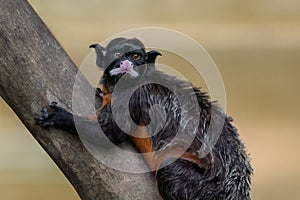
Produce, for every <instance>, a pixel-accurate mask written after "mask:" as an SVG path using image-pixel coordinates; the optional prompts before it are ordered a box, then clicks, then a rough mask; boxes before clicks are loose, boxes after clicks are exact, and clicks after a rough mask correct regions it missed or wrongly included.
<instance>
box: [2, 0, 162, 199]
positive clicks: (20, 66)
mask: <svg viewBox="0 0 300 200" xmlns="http://www.w3.org/2000/svg"><path fill="white" fill-rule="evenodd" d="M0 17H1V18H0V95H1V97H2V98H3V99H4V100H5V101H6V103H7V104H8V105H9V106H10V107H11V108H12V109H13V110H14V112H15V113H16V114H17V116H18V117H19V118H20V120H21V121H22V122H23V123H24V125H25V126H26V127H27V129H28V130H29V131H30V133H31V134H32V135H33V136H34V138H35V139H36V140H37V141H38V142H39V144H40V145H41V146H42V147H43V148H44V149H45V151H46V152H47V153H48V154H49V156H50V157H51V158H52V159H53V160H54V162H55V163H56V164H57V165H58V167H59V168H60V169H61V170H62V172H63V173H64V174H65V176H66V177H67V178H68V180H69V181H70V182H71V184H72V185H73V186H74V188H75V190H76V191H77V192H78V194H79V196H80V197H81V198H82V199H157V196H156V189H155V186H154V180H153V177H152V175H151V174H149V173H147V174H132V173H125V172H120V171H116V170H114V169H112V168H109V167H107V166H105V165H104V164H102V163H101V162H99V161H98V160H96V159H95V158H94V157H93V156H91V155H90V153H89V152H88V151H87V150H86V149H85V148H84V146H83V145H82V143H81V142H80V140H79V139H78V137H76V136H72V135H69V134H66V133H64V132H63V131H60V130H56V129H49V130H43V129H41V127H39V126H36V125H34V120H33V116H34V114H35V113H39V111H40V109H41V107H42V106H45V105H48V104H49V102H51V101H58V102H59V103H60V105H62V106H63V107H65V108H66V109H67V110H70V109H71V100H72V88H73V83H74V79H75V76H76V73H77V71H78V70H77V67H76V66H75V64H74V63H73V62H72V60H71V59H70V58H69V56H68V55H67V54H66V52H65V51H64V50H63V48H62V47H61V46H60V45H59V43H58V42H57V41H56V40H55V38H54V37H53V36H52V34H51V33H50V31H49V30H48V28H47V27H46V26H45V24H44V23H43V22H42V20H41V19H40V18H39V17H38V15H37V14H36V13H35V11H34V10H33V9H32V7H31V6H30V4H29V3H28V2H27V1H26V0H0ZM124 160H125V159H124ZM124 162H127V161H126V160H125V161H124ZM131 164H132V165H139V164H141V163H139V162H137V163H131Z"/></svg>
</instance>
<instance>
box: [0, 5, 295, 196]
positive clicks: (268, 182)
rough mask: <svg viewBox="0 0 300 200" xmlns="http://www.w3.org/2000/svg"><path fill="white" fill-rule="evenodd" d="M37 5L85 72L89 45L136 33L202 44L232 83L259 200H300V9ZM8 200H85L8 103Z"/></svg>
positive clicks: (3, 113) (4, 188)
mask: <svg viewBox="0 0 300 200" xmlns="http://www.w3.org/2000/svg"><path fill="white" fill-rule="evenodd" d="M208 2H209V3H208ZM30 3H31V4H32V5H33V6H34V8H35V10H36V11H37V12H38V14H39V15H40V17H41V18H42V19H43V20H44V22H45V23H46V24H47V25H48V27H49V28H50V30H51V31H52V32H53V34H54V35H55V37H56V38H57V39H58V41H59V42H60V43H61V44H62V46H63V47H64V48H65V50H66V51H67V52H68V54H69V55H70V56H71V57H72V58H73V60H74V61H75V62H76V64H77V65H80V64H81V62H82V61H83V59H84V58H85V56H86V55H87V54H88V53H89V52H90V49H89V48H88V45H89V44H91V43H94V42H97V41H99V42H101V41H103V40H104V39H106V38H107V37H110V36H112V35H114V34H116V33H118V32H121V31H124V30H127V29H131V28H138V27H144V26H155V27H165V28H170V29H174V30H177V31H180V32H183V33H185V34H187V35H189V36H191V37H192V38H194V39H195V40H196V41H197V42H199V43H200V44H202V45H203V46H204V47H205V48H206V50H207V51H208V53H209V54H210V55H211V57H212V58H213V59H214V61H215V62H216V64H217V66H218V67H219V70H220V72H221V74H222V77H223V79H224V83H225V87H226V93H227V111H228V113H229V114H230V115H231V116H233V118H234V119H235V125H236V126H237V128H238V129H239V132H240V135H241V138H242V139H243V141H244V142H245V143H246V146H247V148H248V151H249V153H250V156H251V158H252V164H253V167H254V170H255V171H254V173H255V174H254V176H253V179H252V180H253V181H252V182H253V186H252V198H253V199H255V200H266V199H272V200H279V199H290V200H296V199H299V197H300V166H299V165H300V156H299V152H300V151H299V150H300V142H299V140H300V135H299V132H300V121H299V119H300V117H299V111H300V94H299V89H298V87H299V84H300V1H298V0H285V1H283V0H252V1H239V0H228V1H215V0H213V1H198V0H194V1H178V0H165V1H158V0H152V1H147V2H146V1H139V0H128V1H116V0H112V1H100V0H89V1H83V0H64V1H61V0H51V1H39V0H30ZM45 67H47V66H45ZM0 199H1V200H2V199H9V200H11V199H12V200H14V199H22V200H25V199H31V200H34V199H79V198H78V196H77V195H76V193H75V191H74V190H73V189H72V187H71V186H70V184H69V183H68V182H67V180H66V179H65V178H64V176H63V175H62V173H61V172H60V171H59V169H58V168H57V167H56V166H55V164H54V163H53V162H52V161H51V160H50V158H49V157H48V156H47V154H46V153H45V152H44V151H43V150H42V149H41V148H40V146H39V145H38V144H37V142H36V141H35V140H34V139H33V138H32V136H31V135H30V134H29V132H28V131H27V130H26V129H25V128H24V126H23V125H22V124H21V123H20V121H19V120H18V119H17V117H16V116H15V114H14V113H13V112H12V111H11V110H10V109H9V108H8V106H7V105H6V104H5V103H4V102H3V100H2V99H0Z"/></svg>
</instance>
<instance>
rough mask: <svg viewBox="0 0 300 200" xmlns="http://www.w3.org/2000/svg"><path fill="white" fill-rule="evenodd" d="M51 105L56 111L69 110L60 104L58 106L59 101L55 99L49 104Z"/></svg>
mask: <svg viewBox="0 0 300 200" xmlns="http://www.w3.org/2000/svg"><path fill="white" fill-rule="evenodd" d="M49 107H50V108H52V109H53V110H55V111H56V112H67V111H66V109H64V108H62V107H60V106H57V102H55V101H52V102H51V103H50V104H49Z"/></svg>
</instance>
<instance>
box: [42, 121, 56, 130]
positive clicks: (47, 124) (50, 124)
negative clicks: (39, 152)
mask: <svg viewBox="0 0 300 200" xmlns="http://www.w3.org/2000/svg"><path fill="white" fill-rule="evenodd" d="M41 125H42V127H43V128H49V127H51V126H54V122H51V121H50V122H43V123H42V124H41Z"/></svg>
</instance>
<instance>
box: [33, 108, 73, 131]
mask: <svg viewBox="0 0 300 200" xmlns="http://www.w3.org/2000/svg"><path fill="white" fill-rule="evenodd" d="M34 121H35V124H36V125H40V126H42V127H43V128H45V129H46V128H49V127H55V128H58V129H62V130H65V131H68V132H71V133H72V132H74V131H76V128H75V124H74V120H73V114H72V113H70V112H68V111H67V110H66V109H64V108H62V107H59V106H57V103H56V102H51V103H50V104H49V106H47V107H43V108H42V111H41V114H38V115H35V116H34Z"/></svg>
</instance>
